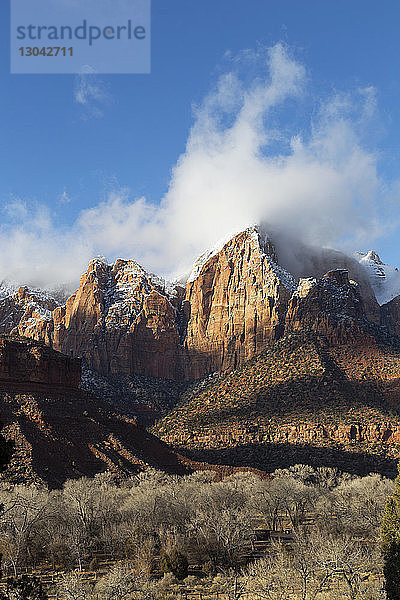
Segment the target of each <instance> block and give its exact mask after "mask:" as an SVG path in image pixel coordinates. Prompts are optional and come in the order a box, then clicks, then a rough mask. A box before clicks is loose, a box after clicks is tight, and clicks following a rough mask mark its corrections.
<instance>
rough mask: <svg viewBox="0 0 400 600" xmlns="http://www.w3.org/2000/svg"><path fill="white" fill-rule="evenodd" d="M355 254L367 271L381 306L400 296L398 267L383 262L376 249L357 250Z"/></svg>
mask: <svg viewBox="0 0 400 600" xmlns="http://www.w3.org/2000/svg"><path fill="white" fill-rule="evenodd" d="M354 255H355V257H356V259H357V260H358V262H359V263H360V265H362V266H363V267H364V268H365V270H366V271H367V273H368V276H369V280H370V282H371V286H372V289H373V290H374V292H375V296H376V299H377V301H378V303H379V304H380V305H381V306H382V305H383V304H386V303H387V302H390V301H391V300H393V298H396V296H400V272H399V270H398V269H397V268H396V267H392V266H390V265H387V264H385V263H384V262H382V261H381V259H380V257H379V255H378V254H377V252H375V251H374V250H369V252H355V253H354Z"/></svg>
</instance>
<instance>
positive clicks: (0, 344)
mask: <svg viewBox="0 0 400 600" xmlns="http://www.w3.org/2000/svg"><path fill="white" fill-rule="evenodd" d="M80 382H81V361H80V360H79V359H78V358H69V357H68V356H65V355H64V354H61V353H60V352H55V351H54V350H51V349H50V348H47V347H46V346H43V345H42V344H38V343H36V342H34V341H32V340H26V339H23V338H14V337H9V336H1V337H0V384H1V386H2V387H6V386H7V384H9V385H14V384H18V385H21V384H22V385H23V384H26V383H33V384H44V385H46V386H57V387H62V388H68V389H78V388H79V386H80Z"/></svg>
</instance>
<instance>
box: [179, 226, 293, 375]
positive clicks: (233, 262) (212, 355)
mask: <svg viewBox="0 0 400 600" xmlns="http://www.w3.org/2000/svg"><path fill="white" fill-rule="evenodd" d="M295 288H296V282H295V280H294V278H293V277H292V276H291V275H290V274H289V273H287V272H286V271H285V270H284V269H282V268H280V267H279V266H278V264H277V259H276V254H275V250H274V247H273V245H272V243H271V242H270V240H269V239H268V238H264V239H263V238H262V237H261V235H260V234H259V233H258V231H257V230H256V229H254V228H252V229H250V230H247V231H245V232H243V233H240V234H239V235H237V236H235V237H234V238H233V239H232V240H230V241H229V242H228V243H227V244H226V245H225V246H224V247H223V249H222V250H221V251H220V252H219V253H218V254H216V255H215V256H212V257H211V258H210V259H209V260H208V261H207V262H206V264H205V265H204V266H203V268H202V269H201V270H200V273H199V275H198V277H197V278H196V279H195V280H194V281H189V282H188V284H187V288H186V297H185V304H186V306H187V307H188V314H189V322H188V326H187V334H186V339H185V349H186V352H187V355H186V356H187V360H186V365H187V367H186V373H187V376H188V378H189V379H196V378H199V377H202V376H204V375H205V374H207V373H213V372H215V371H225V370H227V369H232V368H236V367H237V366H239V365H241V364H243V362H245V361H246V360H248V359H249V358H251V357H252V356H254V355H255V354H257V353H258V352H260V351H261V350H262V349H263V348H264V347H265V345H266V343H267V342H268V341H270V340H272V339H276V338H278V337H280V336H281V335H282V333H283V329H284V323H285V314H286V309H287V303H288V301H289V298H290V296H291V295H292V293H293V291H294V289H295Z"/></svg>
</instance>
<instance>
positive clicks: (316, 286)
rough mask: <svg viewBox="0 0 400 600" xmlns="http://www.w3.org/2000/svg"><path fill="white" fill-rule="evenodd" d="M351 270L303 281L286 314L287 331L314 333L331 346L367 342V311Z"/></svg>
mask: <svg viewBox="0 0 400 600" xmlns="http://www.w3.org/2000/svg"><path fill="white" fill-rule="evenodd" d="M358 287H359V286H358V285H357V284H355V283H354V282H350V281H349V274H348V271H346V270H343V269H338V270H336V271H330V272H329V273H327V274H326V275H324V277H322V278H321V279H319V280H318V281H317V280H315V279H301V280H300V283H299V286H298V288H297V290H296V292H295V293H294V294H293V296H292V298H291V300H290V302H289V306H288V311H287V315H286V328H285V332H286V333H290V332H291V331H304V330H312V331H315V332H316V333H319V334H322V335H323V336H324V337H325V338H326V339H327V341H328V342H329V343H330V344H347V343H354V342H356V341H360V342H362V341H364V342H366V338H367V337H368V339H369V336H368V335H367V333H366V332H365V330H364V328H363V324H364V321H365V309H364V304H363V301H362V297H361V294H360V291H359V289H358Z"/></svg>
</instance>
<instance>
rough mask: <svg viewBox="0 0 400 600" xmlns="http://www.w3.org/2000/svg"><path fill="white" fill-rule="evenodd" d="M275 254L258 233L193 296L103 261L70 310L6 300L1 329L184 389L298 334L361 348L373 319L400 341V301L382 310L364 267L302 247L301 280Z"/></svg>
mask: <svg viewBox="0 0 400 600" xmlns="http://www.w3.org/2000/svg"><path fill="white" fill-rule="evenodd" d="M276 248H277V247H276V245H275V244H274V243H273V242H272V241H271V239H270V238H269V236H268V235H265V234H264V233H262V232H261V230H260V229H258V228H255V227H252V228H249V229H247V230H246V231H244V232H242V233H239V234H238V235H236V236H234V237H233V238H232V239H231V240H230V241H228V242H227V243H226V244H225V245H224V246H223V247H222V249H220V250H219V251H214V252H210V253H208V254H207V255H206V256H205V257H203V258H202V259H201V260H199V261H197V263H196V266H195V270H194V272H193V273H192V276H191V277H189V280H188V282H187V283H186V288H184V287H182V286H181V285H178V284H176V285H175V284H170V283H167V282H165V281H164V280H162V279H160V278H157V277H155V276H154V275H151V274H149V273H147V272H146V271H145V270H144V269H143V268H142V267H140V266H139V265H138V264H137V263H135V262H134V261H132V260H128V261H126V260H117V261H116V262H115V263H114V264H113V265H108V264H106V263H105V262H104V261H103V260H99V259H96V260H93V261H91V263H90V264H89V267H88V269H87V271H86V272H85V273H84V274H83V275H82V278H81V281H80V286H79V289H78V290H77V291H76V292H75V294H74V295H73V296H71V297H70V298H68V300H67V301H66V303H65V304H63V305H62V306H57V303H55V301H51V300H49V299H41V298H37V297H35V294H34V293H33V292H30V291H29V290H27V289H26V288H20V290H18V292H17V293H16V294H14V295H12V296H8V297H5V298H3V299H2V300H1V301H0V321H1V329H2V331H6V332H13V333H15V332H17V333H18V334H20V335H24V336H26V337H29V338H32V339H36V340H41V341H43V342H44V343H46V344H47V345H49V346H51V347H53V348H54V349H56V350H59V351H61V352H63V353H65V354H67V355H72V356H79V357H82V358H84V359H85V361H86V364H87V365H88V367H89V368H91V369H94V370H96V371H98V372H99V373H101V374H103V375H106V376H109V375H113V376H120V375H126V376H132V375H141V376H146V377H157V378H163V379H170V380H175V381H185V380H186V381H190V380H194V379H199V378H202V377H204V376H206V375H208V374H211V373H214V372H225V371H228V370H231V369H235V368H237V367H239V366H240V365H242V364H244V363H245V362H246V361H247V360H249V359H250V358H251V357H253V356H255V355H257V354H258V353H259V352H260V351H262V350H263V349H264V348H265V347H266V346H267V344H268V343H269V342H271V341H273V340H276V339H279V338H281V337H282V336H283V335H285V334H287V333H288V332H289V331H292V330H298V329H313V330H314V331H317V332H320V333H322V334H324V335H327V336H328V337H329V339H330V341H331V342H332V343H337V344H340V343H343V342H344V341H345V340H347V341H348V340H349V339H350V337H351V336H352V335H353V337H356V338H357V339H358V341H360V339H362V338H363V336H365V335H366V334H365V328H364V322H365V320H369V321H370V322H374V323H375V324H377V325H379V324H381V323H382V324H384V325H385V326H387V327H389V329H390V331H391V332H392V333H393V334H398V333H399V325H398V323H399V309H398V299H397V300H396V299H395V300H393V301H392V302H391V303H389V304H388V305H385V306H384V307H383V308H382V310H380V307H379V305H378V304H377V302H376V300H375V297H374V294H373V292H372V288H371V285H370V283H369V281H368V277H367V273H366V270H365V269H364V268H363V267H362V266H360V264H359V263H358V262H357V260H355V259H352V258H349V257H347V256H345V255H343V254H341V253H339V252H333V251H332V252H331V251H327V250H318V249H310V248H308V249H304V248H301V249H299V252H300V251H301V252H303V253H304V261H303V263H304V264H303V267H302V268H299V269H294V271H296V272H295V274H294V275H292V274H291V271H290V269H289V265H287V264H286V262H285V260H284V257H283V254H284V253H283V252H281V250H280V249H279V248H278V250H277V249H276ZM306 254H307V258H305V255H306ZM281 255H282V257H283V258H282V257H281ZM299 258H301V257H298V259H299ZM297 262H298V263H299V260H298V261H297ZM284 267H286V268H284ZM344 269H345V270H346V271H347V272H348V275H347V274H345V273H344V271H343V270H344ZM289 271H290V272H289ZM294 271H293V272H294ZM326 273H328V275H327V276H325V277H324V275H325V274H326ZM305 275H306V276H307V277H308V279H304V278H303V279H300V282H299V278H300V277H304V276H305ZM321 277H322V278H321ZM351 280H355V281H356V282H357V284H354V283H352V282H351Z"/></svg>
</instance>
